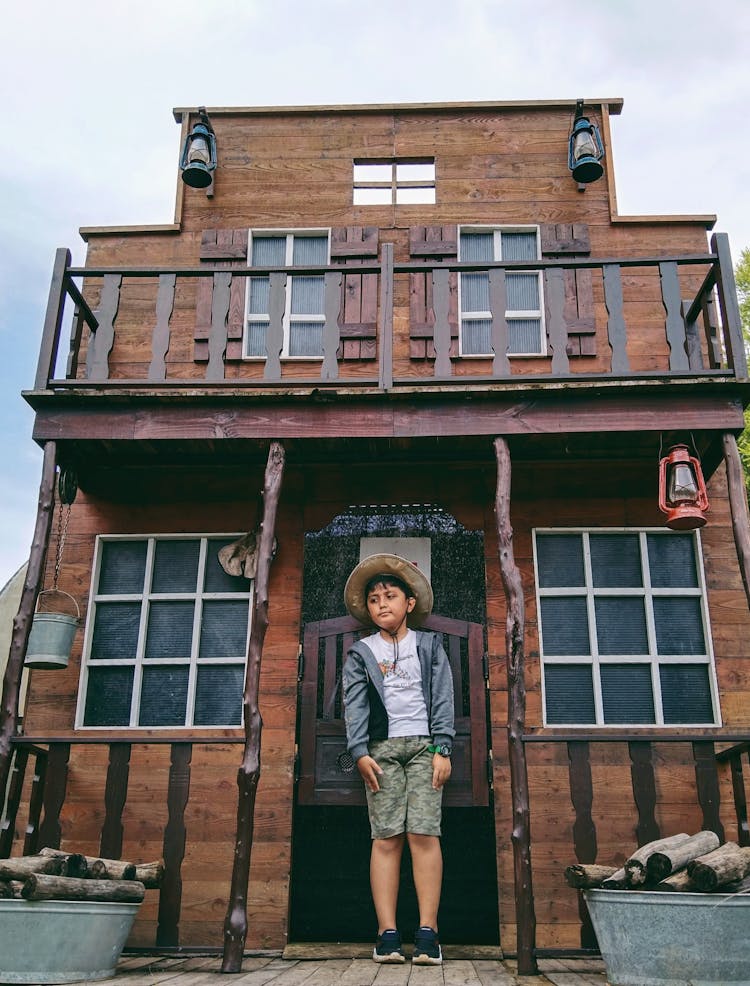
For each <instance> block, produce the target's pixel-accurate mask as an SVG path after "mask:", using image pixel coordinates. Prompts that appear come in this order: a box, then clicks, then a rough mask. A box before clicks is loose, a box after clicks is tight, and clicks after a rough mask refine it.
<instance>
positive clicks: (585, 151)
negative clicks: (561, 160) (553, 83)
mask: <svg viewBox="0 0 750 986" xmlns="http://www.w3.org/2000/svg"><path fill="white" fill-rule="evenodd" d="M603 157H604V145H603V144H602V138H601V136H600V134H599V128H598V127H597V125H596V124H595V123H592V122H591V121H590V120H589V118H588V117H586V116H584V115H583V100H582V99H579V100H578V102H577V103H576V116H575V121H574V123H573V129H572V131H571V133H570V140H569V142H568V167H569V168H570V170H571V171H572V172H573V178H574V179H575V180H576V181H577V182H580V183H581V184H584V185H587V184H588V183H589V182H592V181H596V180H597V178H601V176H602V175H603V174H604V168H603V167H602V165H601V159H602V158H603Z"/></svg>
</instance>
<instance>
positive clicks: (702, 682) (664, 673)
mask: <svg viewBox="0 0 750 986" xmlns="http://www.w3.org/2000/svg"><path fill="white" fill-rule="evenodd" d="M659 676H660V678H661V704H662V708H663V709H664V722H665V723H667V724H668V725H675V724H678V723H694V724H695V725H699V724H702V723H709V722H713V721H714V714H713V710H712V708H711V689H710V687H709V684H708V666H707V665H705V664H661V665H659Z"/></svg>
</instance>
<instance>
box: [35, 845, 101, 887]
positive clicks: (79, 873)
mask: <svg viewBox="0 0 750 986" xmlns="http://www.w3.org/2000/svg"><path fill="white" fill-rule="evenodd" d="M39 855H40V856H49V857H50V858H51V859H59V860H61V862H62V865H61V867H60V876H74V877H76V878H78V879H81V880H83V879H84V878H85V877H86V875H87V874H88V870H89V866H88V862H87V861H86V857H85V856H84V855H83V854H82V853H79V852H64V851H63V850H62V849H50V848H49V846H45V847H44V849H40V850H39Z"/></svg>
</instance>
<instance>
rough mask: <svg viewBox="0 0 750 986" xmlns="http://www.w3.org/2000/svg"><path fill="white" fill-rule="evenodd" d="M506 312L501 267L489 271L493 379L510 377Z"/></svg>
mask: <svg viewBox="0 0 750 986" xmlns="http://www.w3.org/2000/svg"><path fill="white" fill-rule="evenodd" d="M507 310H508V292H507V289H506V287H505V271H504V270H503V269H502V267H493V268H492V270H491V271H490V311H491V312H492V350H493V352H494V354H495V355H494V358H493V360H492V375H493V376H494V377H500V378H504V377H509V376H510V360H509V359H508V322H507V320H506V318H505V313H506V311H507Z"/></svg>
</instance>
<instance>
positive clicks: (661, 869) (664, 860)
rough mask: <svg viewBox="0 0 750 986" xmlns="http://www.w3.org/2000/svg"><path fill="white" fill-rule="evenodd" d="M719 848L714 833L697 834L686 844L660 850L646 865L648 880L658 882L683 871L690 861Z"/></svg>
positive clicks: (717, 838)
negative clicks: (678, 871)
mask: <svg viewBox="0 0 750 986" xmlns="http://www.w3.org/2000/svg"><path fill="white" fill-rule="evenodd" d="M718 846H719V837H718V835H717V834H716V833H715V832H710V831H704V832H698V834H697V835H691V836H690V838H689V839H688V840H687V842H683V843H682V844H681V845H679V846H677V847H676V848H674V849H662V850H660V851H659V852H655V853H653V854H652V855H651V856H649V858H648V862H647V863H646V872H647V876H648V879H649V880H650V881H652V882H658V881H659V880H663V879H664V878H665V877H668V876H669V875H670V874H672V873H676V872H677V870H681V869H683V867H685V866H687V864H688V863H689V862H690V861H691V860H692V859H697V858H698V857H699V856H705V855H706V853H709V852H712V851H713V850H714V849H717V848H718Z"/></svg>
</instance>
